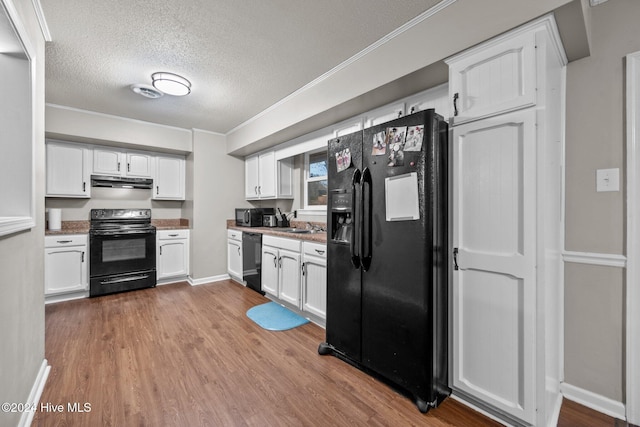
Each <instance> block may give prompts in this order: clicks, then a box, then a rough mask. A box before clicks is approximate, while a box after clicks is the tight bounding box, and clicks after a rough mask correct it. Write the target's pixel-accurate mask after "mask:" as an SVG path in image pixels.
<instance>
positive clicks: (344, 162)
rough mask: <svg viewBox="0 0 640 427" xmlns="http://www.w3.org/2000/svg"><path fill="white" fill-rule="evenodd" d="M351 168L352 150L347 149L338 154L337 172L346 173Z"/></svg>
mask: <svg viewBox="0 0 640 427" xmlns="http://www.w3.org/2000/svg"><path fill="white" fill-rule="evenodd" d="M349 166H351V150H349V149H348V148H345V149H344V150H340V151H338V152H337V153H336V170H337V171H338V172H342V171H345V170H347V169H349Z"/></svg>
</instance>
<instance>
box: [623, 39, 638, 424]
mask: <svg viewBox="0 0 640 427" xmlns="http://www.w3.org/2000/svg"><path fill="white" fill-rule="evenodd" d="M626 59H627V61H626V119H627V126H626V127H627V129H626V132H627V135H626V136H627V141H626V144H627V165H626V166H627V200H626V202H627V271H626V311H627V316H626V385H627V390H626V399H625V400H626V402H625V406H626V416H627V422H630V423H632V424H640V380H639V379H640V302H639V301H640V263H639V262H638V259H639V257H640V224H638V221H640V182H638V180H639V179H640V117H638V114H640V51H639V52H635V53H632V54H629V55H627V58H626Z"/></svg>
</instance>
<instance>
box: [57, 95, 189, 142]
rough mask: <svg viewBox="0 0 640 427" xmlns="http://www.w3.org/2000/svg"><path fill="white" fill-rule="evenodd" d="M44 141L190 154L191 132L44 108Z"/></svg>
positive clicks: (123, 119) (90, 112)
mask: <svg viewBox="0 0 640 427" xmlns="http://www.w3.org/2000/svg"><path fill="white" fill-rule="evenodd" d="M46 130H47V137H49V138H54V139H62V140H65V141H75V142H89V143H94V144H107V145H115V146H123V147H131V148H139V149H151V150H154V151H165V152H170V153H181V154H184V153H188V152H191V149H192V143H191V131H190V130H188V129H182V128H177V127H173V126H164V125H158V124H155V123H149V122H143V121H140V120H134V119H129V118H126V117H117V116H111V115H108V114H101V113H95V112H93V111H85V110H78V109H75V108H69V107H64V106H60V105H51V104H47V106H46Z"/></svg>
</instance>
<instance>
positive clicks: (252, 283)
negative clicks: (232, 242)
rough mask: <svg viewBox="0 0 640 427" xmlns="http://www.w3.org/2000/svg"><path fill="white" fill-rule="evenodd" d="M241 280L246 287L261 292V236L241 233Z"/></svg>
mask: <svg viewBox="0 0 640 427" xmlns="http://www.w3.org/2000/svg"><path fill="white" fill-rule="evenodd" d="M242 278H243V280H244V281H245V282H247V287H249V288H251V289H253V290H254V291H256V292H258V293H260V294H262V295H264V292H262V234H260V233H250V232H246V231H243V232H242Z"/></svg>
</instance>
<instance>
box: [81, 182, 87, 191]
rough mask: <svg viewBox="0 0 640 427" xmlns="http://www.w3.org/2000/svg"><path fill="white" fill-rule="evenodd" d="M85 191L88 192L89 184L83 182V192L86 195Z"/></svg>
mask: <svg viewBox="0 0 640 427" xmlns="http://www.w3.org/2000/svg"><path fill="white" fill-rule="evenodd" d="M85 191H87V183H86V182H83V183H82V192H83V193H84V192H85Z"/></svg>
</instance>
